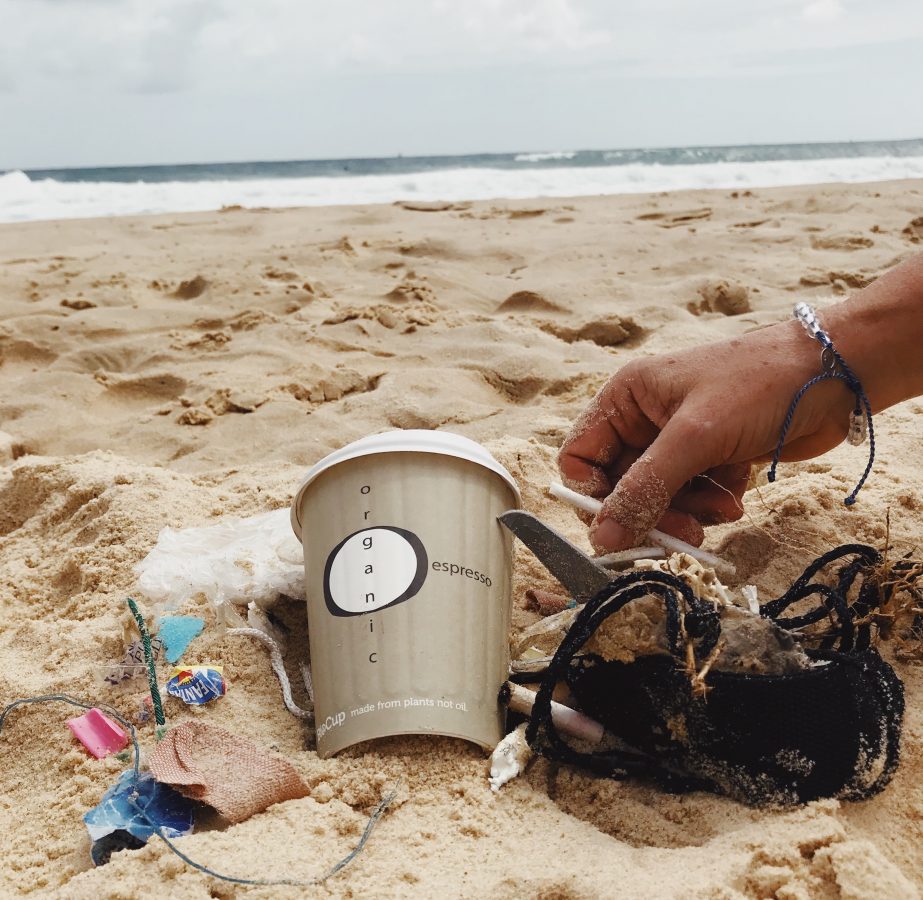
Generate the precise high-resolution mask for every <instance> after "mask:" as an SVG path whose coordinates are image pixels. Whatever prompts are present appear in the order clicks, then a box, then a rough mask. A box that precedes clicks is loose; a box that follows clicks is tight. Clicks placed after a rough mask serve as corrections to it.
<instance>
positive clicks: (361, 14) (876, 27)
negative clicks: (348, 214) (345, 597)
mask: <svg viewBox="0 0 923 900" xmlns="http://www.w3.org/2000/svg"><path fill="white" fill-rule="evenodd" d="M913 40H923V3H920V2H919V0H876V2H875V3H872V2H871V0H868V2H866V3H859V2H858V0H747V2H746V3H745V4H741V2H740V0H696V2H690V0H645V2H644V3H638V2H637V0H0V166H2V165H5V164H7V163H8V162H9V161H13V163H14V164H16V165H19V164H26V162H27V161H28V160H29V159H33V158H41V159H47V158H54V159H59V158H60V159H70V158H74V159H76V158H77V157H78V156H80V157H81V158H85V159H87V160H90V161H118V160H119V159H127V158H131V159H136V160H137V159H141V160H142V161H143V160H153V159H157V158H166V157H167V155H169V158H171V159H177V158H180V159H182V158H187V159H188V158H199V159H201V158H203V157H204V158H210V159H214V158H252V156H253V154H262V155H264V156H275V157H278V156H279V155H280V154H281V155H288V156H292V155H299V154H301V155H305V154H307V155H312V154H316V153H324V154H335V153H337V152H338V151H337V147H342V148H343V151H342V152H343V153H346V154H366V155H368V154H370V153H371V154H375V153H379V152H390V151H391V150H392V149H394V150H395V151H408V152H409V151H410V150H411V149H412V148H420V149H421V150H422V152H428V150H427V149H426V148H429V147H435V146H438V147H440V148H441V150H440V152H443V151H444V152H452V150H453V146H452V144H453V143H454V145H456V146H458V148H459V149H461V148H462V147H467V148H468V149H469V150H470V149H472V148H473V149H480V148H496V147H498V146H505V147H507V148H512V149H523V148H524V149H529V148H530V147H538V148H541V147H551V148H555V147H571V146H574V145H575V144H574V142H575V141H577V143H578V144H580V145H582V146H601V145H608V146H626V145H630V144H632V143H637V142H639V141H640V142H643V141H651V140H657V141H659V142H661V143H670V142H671V141H675V142H683V141H684V140H687V138H686V135H688V134H695V135H697V137H696V140H699V141H700V142H701V141H703V140H704V141H706V142H707V140H708V139H709V138H708V137H707V135H708V134H709V133H715V134H721V135H722V136H723V137H722V138H721V139H722V140H727V139H728V138H727V135H728V134H731V133H733V132H732V131H731V130H730V126H728V127H727V128H725V123H726V122H727V121H730V122H731V123H733V122H735V121H737V120H738V119H739V118H740V115H741V112H740V111H741V110H745V111H749V110H753V111H754V112H753V121H754V122H756V123H757V124H758V125H760V127H762V123H763V122H764V121H765V122H767V123H768V122H769V121H770V120H769V119H766V117H765V116H761V115H760V110H762V109H763V108H766V109H774V108H776V107H778V108H782V107H785V108H786V109H787V108H791V109H792V110H796V109H801V107H802V106H805V107H806V105H807V103H808V101H807V99H804V101H803V103H802V99H801V98H802V95H803V96H804V97H805V98H806V97H807V96H808V95H809V94H810V91H809V90H804V91H802V90H799V89H798V86H799V84H803V85H805V86H811V85H813V86H814V87H815V88H817V80H818V79H820V78H822V77H828V76H829V81H830V85H831V87H830V88H829V90H830V91H836V92H838V93H842V94H843V95H844V96H845V95H847V94H850V95H858V94H861V93H862V92H863V90H865V91H866V93H867V92H868V91H871V90H874V92H875V96H876V97H883V98H885V99H887V98H889V97H891V96H892V95H893V96H894V97H898V95H900V96H906V95H908V94H909V92H908V91H907V90H906V89H905V85H906V84H911V83H915V82H914V79H916V80H917V81H918V80H919V78H920V77H921V76H923V71H921V70H923V61H921V62H920V63H919V65H918V64H917V62H916V61H915V59H914V58H913V57H912V55H911V52H910V51H909V50H907V51H902V52H903V53H904V55H903V56H901V57H900V58H901V60H909V64H907V65H905V68H907V69H908V72H907V74H906V75H905V76H902V77H898V76H893V75H892V76H888V78H890V81H889V82H887V83H886V76H884V75H882V74H881V72H882V71H884V70H885V69H890V68H893V66H892V62H891V61H892V59H896V57H895V55H894V54H893V53H891V52H890V51H891V48H892V47H898V46H904V47H907V46H908V45H909V42H911V41H913ZM901 42H903V43H901ZM701 79H708V81H709V86H708V89H707V90H703V89H702V88H700V87H697V86H696V85H697V82H698V80H701ZM798 79H801V80H802V81H801V82H799V81H798ZM655 82H656V83H655ZM758 82H759V85H758V88H759V92H760V93H758V95H757V94H754V93H753V91H751V90H750V88H751V87H753V86H754V85H757V83H758ZM725 86H727V87H728V90H729V91H730V92H731V93H732V94H733V95H734V96H735V97H736V98H737V102H736V105H734V104H732V107H731V111H730V112H729V113H727V112H726V111H725V110H724V109H722V111H721V114H720V115H719V114H718V113H717V112H716V113H714V115H713V117H712V118H711V119H709V118H708V115H709V110H711V109H712V107H713V106H714V107H715V109H717V106H716V105H715V104H714V103H713V100H714V97H715V96H717V94H718V93H720V91H721V90H723V89H724V87H725ZM824 89H825V90H826V89H827V88H824ZM817 90H820V88H817ZM696 91H698V93H696ZM735 92H736V93H735ZM729 96H730V95H729ZM815 96H816V97H817V98H819V99H816V100H815V101H814V102H813V103H812V105H811V107H810V109H808V108H805V109H803V110H802V111H801V112H800V113H798V116H799V118H798V121H797V122H796V125H797V127H799V128H801V127H803V128H804V129H808V128H809V127H810V129H814V128H815V127H817V128H819V127H820V126H815V125H814V123H815V121H819V120H820V118H821V117H822V116H823V115H828V116H829V117H831V120H833V119H832V117H833V116H834V113H833V111H832V110H833V109H834V106H833V105H831V103H830V99H831V97H830V95H823V96H821V95H820V94H816V95H815ZM677 97H680V98H682V101H681V102H680V101H676V102H677V104H678V106H677V107H676V109H678V110H679V118H680V119H683V120H684V121H686V120H688V122H689V123H691V124H689V126H688V127H686V128H685V130H683V129H681V128H680V126H679V125H677V124H675V123H674V122H673V121H672V120H671V118H670V116H671V115H674V116H675V114H676V113H675V110H674V107H673V106H671V104H673V102H674V98H677ZM628 98H630V100H631V102H635V101H637V106H636V107H633V108H632V109H633V112H629V111H628V110H629V99H628ZM911 99H912V98H908V99H907V107H908V108H909V107H910V106H911V105H912V104H911ZM896 102H897V100H895V103H896ZM658 104H661V107H662V108H658ZM773 104H775V106H774V105H773ZM799 104H801V106H799ZM870 107H873V108H870ZM886 108H887V103H882V102H879V101H878V100H877V99H876V100H873V101H869V102H868V103H867V104H866V108H865V110H864V112H863V110H861V109H858V107H857V110H858V111H857V112H856V113H850V114H849V115H843V114H841V113H837V118H836V122H840V121H843V122H846V121H847V120H848V121H849V122H856V121H861V122H862V123H865V122H867V121H869V119H868V115H869V114H870V113H872V112H874V113H876V114H880V117H883V116H884V115H885V112H884V110H885V109H886ZM667 109H669V110H671V111H672V112H669V113H668V112H664V110H667ZM902 109H903V107H902ZM792 115H793V116H794V115H795V113H793V114H792ZM684 117H685V118H684ZM893 117H894V120H895V124H894V126H893V130H892V131H891V133H893V134H907V133H908V131H909V132H910V133H913V131H915V130H917V129H919V128H920V119H919V113H918V112H917V111H915V110H913V111H911V112H910V113H906V112H903V113H901V114H900V115H899V114H898V113H897V112H895V113H893ZM257 119H258V120H259V122H260V124H259V126H257V125H255V124H253V123H254V122H255V121H256V120H257ZM564 119H567V121H568V123H569V124H568V125H567V127H566V128H565V126H564V125H563V124H561V123H562V121H563V120H564ZM65 121H68V122H71V123H74V124H71V125H70V126H67V127H68V128H69V131H65V126H64V125H63V124H62V125H60V133H59V132H58V130H57V129H58V128H59V124H58V123H63V122H65ZM881 121H884V119H883V118H882V119H881ZM241 122H248V123H250V124H249V125H248V126H247V127H242V126H241ZM128 123H131V124H128ZM462 123H463V124H462ZM581 123H586V128H585V130H584V131H583V132H581V134H584V135H585V136H584V137H582V138H579V139H578V138H577V137H574V136H573V135H574V134H575V129H576V128H577V126H580V127H582V125H581ZM800 123H808V124H807V125H803V126H802V124H800ZM161 125H162V126H163V127H162V128H159V126H161ZM655 126H656V127H655ZM842 127H843V128H844V129H845V128H846V125H843V126H842ZM850 127H852V126H850ZM878 127H879V126H876V128H878ZM889 127H890V126H889ZM740 128H741V129H743V126H740ZM766 128H767V129H768V128H769V125H768V124H767V125H766ZM171 129H172V132H171ZM389 129H390V131H389ZM501 132H502V133H504V134H508V135H511V136H508V137H504V138H502V139H500V138H498V137H497V135H498V134H500V133H501ZM805 133H807V130H806V131H805ZM811 133H814V132H813V131H812V132H811ZM879 133H881V134H884V133H886V130H882V131H881V132H879ZM545 134H547V135H548V136H547V137H542V135H545ZM670 134H675V135H676V136H675V137H669V135H670ZM161 135H163V138H162V139H161ZM170 135H172V136H171V137H170V139H171V140H172V141H173V144H171V145H170V147H171V149H169V150H167V149H165V148H166V143H165V142H166V141H167V139H168V136H170ZM255 135H257V136H259V137H260V138H261V140H262V143H258V142H257V141H256V140H255V137H254V136H255ZM459 135H460V137H459ZM529 135H532V136H529ZM536 135H537V137H536ZM594 135H599V137H594ZM632 135H636V136H635V137H633V136H632ZM650 135H655V137H651V136H650ZM656 135H663V137H656ZM49 136H50V138H51V140H49ZM283 139H288V140H289V141H290V143H289V144H286V145H284V146H285V149H281V148H282V147H283V144H282V143H281V141H283ZM743 139H746V134H744V136H743ZM257 146H262V147H267V148H268V149H264V150H257V149H254V148H255V147H257ZM321 146H323V148H324V149H323V150H319V149H318V150H314V149H312V148H318V147H321ZM46 147H56V148H59V149H57V150H55V151H54V154H53V153H52V150H51V149H48V150H47V152H46V149H45V148H46ZM36 148H37V149H36ZM177 148H178V149H177ZM187 148H188V149H187ZM216 148H217V149H216ZM55 154H56V155H55ZM20 160H22V161H23V162H22V163H20Z"/></svg>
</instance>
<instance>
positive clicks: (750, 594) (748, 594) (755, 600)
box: [740, 584, 760, 615]
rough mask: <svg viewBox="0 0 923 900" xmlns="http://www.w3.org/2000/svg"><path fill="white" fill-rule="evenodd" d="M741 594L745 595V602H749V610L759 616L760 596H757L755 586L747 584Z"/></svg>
mask: <svg viewBox="0 0 923 900" xmlns="http://www.w3.org/2000/svg"><path fill="white" fill-rule="evenodd" d="M740 592H741V594H743V595H744V600H746V601H747V609H749V610H750V612H752V613H756V614H757V615H759V612H760V601H759V595H758V594H757V590H756V585H755V584H745V585H744V586H743V587H742V588H741V589H740Z"/></svg>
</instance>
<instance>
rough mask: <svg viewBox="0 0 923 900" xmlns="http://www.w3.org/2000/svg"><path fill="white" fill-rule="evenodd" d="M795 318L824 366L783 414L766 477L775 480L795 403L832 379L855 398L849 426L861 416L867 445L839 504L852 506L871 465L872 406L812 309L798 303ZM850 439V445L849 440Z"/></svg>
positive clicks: (873, 448)
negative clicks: (856, 476) (852, 483)
mask: <svg viewBox="0 0 923 900" xmlns="http://www.w3.org/2000/svg"><path fill="white" fill-rule="evenodd" d="M795 317H796V318H797V319H798V321H799V322H801V324H802V325H803V326H804V328H805V330H806V331H807V332H808V334H810V335H811V337H813V338H814V339H815V340H816V341H817V342H818V343H819V344H820V345H821V347H823V350H822V351H821V365H822V366H823V367H824V372H822V373H821V374H820V375H815V376H814V378H811V379H810V380H809V381H807V382H806V383H805V384H804V385H803V386H802V387H801V388H800V389H799V390H798V391H797V392H796V394H795V396H794V397H793V398H792V402H791V404H790V405H789V407H788V412H787V413H786V414H785V421H784V422H783V423H782V430H781V432H780V433H779V441H778V443H777V444H776V449H775V452H774V453H773V455H772V465H770V467H769V473H768V475H767V478H768V480H769V481H770V482H774V481H775V480H776V469H777V467H778V465H779V460H780V458H781V456H782V448H783V447H784V445H785V438H786V437H787V436H788V431H789V428H791V425H792V420H793V419H794V417H795V410H796V409H797V408H798V404H799V403H800V402H801V400H802V398H803V397H804V395H805V394H806V393H807V392H808V391H809V390H810V389H811V388H812V387H814V385H816V384H820V383H821V382H822V381H829V380H831V379H836V380H837V381H842V382H843V383H844V384H845V385H846V387H848V388H849V390H850V391H852V393H853V395H854V396H855V398H856V405H855V407H854V409H853V412H852V416H851V417H850V425H851V426H852V425H853V423H854V422H855V420H858V418H859V417H860V416H862V417H863V418H864V421H865V428H866V434H867V437H868V442H869V459H868V463H867V464H866V466H865V471H864V472H863V473H862V477H861V478H860V479H859V481H858V483H857V484H856V486H855V487H854V488H853V489H852V491H851V492H850V493H849V494H848V495H847V497H846V499H845V500H844V501H843V502H844V503H845V504H846V506H852V505H853V504H854V503H855V502H856V497H857V495H858V493H859V491H860V490H862V486H863V485H864V484H865V482H866V481H867V480H868V477H869V475H870V474H871V472H872V466H873V465H874V463H875V428H874V425H873V424H872V404H871V402H870V401H869V398H868V395H867V394H866V393H865V388H863V387H862V382H861V381H860V380H859V376H858V375H856V373H855V372H854V371H853V370H852V369H851V368H850V367H849V365H848V364H847V363H846V360H845V359H843V357H842V356H840V354H839V353H838V352H837V351H836V349H835V348H834V346H833V341H831V340H830V337H829V335H828V334H827V333H826V332H825V331H824V330H823V329H822V328H821V326H820V321H819V320H818V318H817V315H816V313H815V312H814V310H813V309H812V308H811V307H810V306H808V304H807V303H799V304H798V305H797V306H796V307H795ZM850 440H851V442H852V439H850ZM863 440H864V438H863ZM858 443H862V440H860V441H858Z"/></svg>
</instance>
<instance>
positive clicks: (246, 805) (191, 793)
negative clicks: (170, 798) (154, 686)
mask: <svg viewBox="0 0 923 900" xmlns="http://www.w3.org/2000/svg"><path fill="white" fill-rule="evenodd" d="M150 767H151V772H152V773H153V775H154V777H155V778H156V779H157V780H158V781H159V782H161V783H165V784H170V785H174V786H175V787H176V789H177V790H180V791H182V792H183V793H184V794H185V795H186V796H187V797H192V798H194V799H196V800H199V801H201V802H202V803H206V804H208V805H209V806H211V807H214V808H215V809H216V810H218V812H219V813H220V814H221V815H222V816H223V817H224V818H225V819H227V820H228V821H230V822H234V823H237V822H243V821H244V820H245V819H249V818H250V816H252V815H254V814H255V813H258V812H262V811H263V810H264V809H266V808H267V807H268V806H272V804H274V803H282V802H284V801H286V800H296V799H298V798H300V797H307V795H308V793H309V791H308V787H307V785H306V784H305V783H304V782H303V781H302V780H301V776H300V775H299V774H298V772H297V770H296V769H295V767H294V766H292V765H291V764H290V763H288V762H286V760H284V759H282V758H281V757H278V756H274V755H273V754H271V753H267V752H265V751H264V750H262V749H261V748H260V747H258V746H257V745H256V744H254V743H252V742H251V741H248V740H247V739H246V738H243V737H240V736H239V735H236V734H231V732H229V731H225V730H224V729H223V728H216V727H215V726H214V725H208V724H206V723H205V722H191V721H190V722H183V724H182V725H178V726H177V727H176V728H172V729H171V730H170V731H168V732H167V733H166V734H165V735H164V737H163V740H162V741H161V742H160V743H159V744H158V745H157V749H156V750H155V751H154V753H153V755H152V756H151V759H150Z"/></svg>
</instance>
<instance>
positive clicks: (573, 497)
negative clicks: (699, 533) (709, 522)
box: [549, 481, 734, 572]
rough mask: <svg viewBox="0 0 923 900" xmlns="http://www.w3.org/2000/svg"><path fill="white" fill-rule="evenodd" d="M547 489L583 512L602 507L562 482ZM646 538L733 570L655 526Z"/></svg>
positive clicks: (726, 562)
mask: <svg viewBox="0 0 923 900" xmlns="http://www.w3.org/2000/svg"><path fill="white" fill-rule="evenodd" d="M549 491H550V492H551V494H552V496H554V497H557V498H558V499H559V500H563V501H565V502H566V503H570V504H571V505H572V506H576V507H577V508H578V509H582V510H584V511H585V512H588V513H593V515H596V514H597V513H598V512H599V511H600V510H601V509H602V503H601V502H600V501H599V500H596V499H594V498H593V497H587V496H586V495H585V494H578V493H577V492H576V491H572V490H571V489H570V488H566V487H564V485H563V484H558V483H557V482H556V481H553V482H552V483H551V486H550V487H549ZM647 539H648V540H649V541H651V542H652V543H654V544H658V545H659V546H661V547H663V548H665V549H666V550H669V551H670V552H671V553H688V554H689V556H691V557H692V558H693V559H697V560H698V561H699V562H703V563H705V564H706V565H709V566H713V567H714V568H716V569H726V570H729V571H731V572H733V571H734V566H732V565H731V563H729V562H728V561H727V560H724V559H722V558H721V557H720V556H715V554H714V553H709V552H708V551H707V550H702V549H700V548H699V547H693V546H692V544H687V543H686V542H685V541H681V540H680V539H679V538H675V537H673V535H671V534H664V533H663V532H662V531H658V530H657V529H656V528H652V529H651V530H650V531H649V532H648V533H647ZM642 558H643V557H642Z"/></svg>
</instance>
